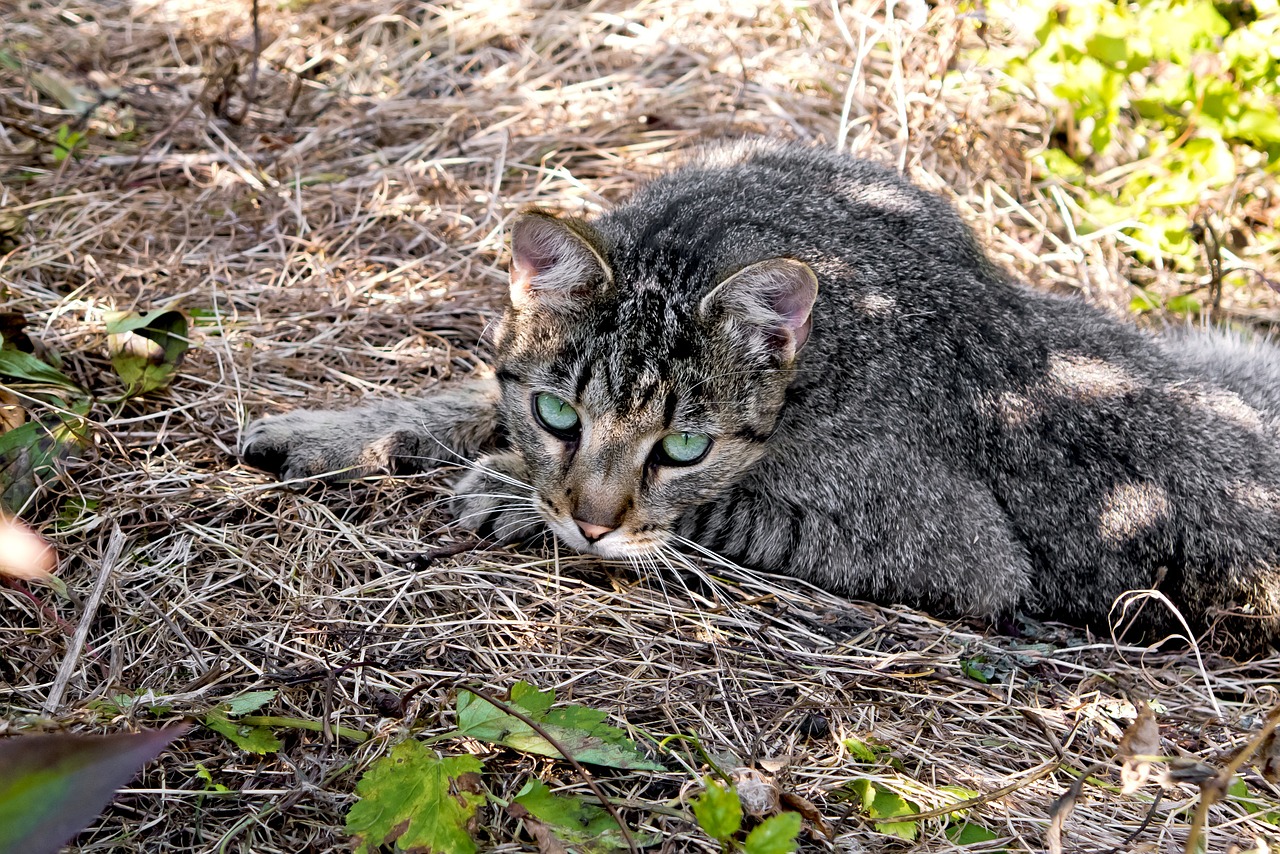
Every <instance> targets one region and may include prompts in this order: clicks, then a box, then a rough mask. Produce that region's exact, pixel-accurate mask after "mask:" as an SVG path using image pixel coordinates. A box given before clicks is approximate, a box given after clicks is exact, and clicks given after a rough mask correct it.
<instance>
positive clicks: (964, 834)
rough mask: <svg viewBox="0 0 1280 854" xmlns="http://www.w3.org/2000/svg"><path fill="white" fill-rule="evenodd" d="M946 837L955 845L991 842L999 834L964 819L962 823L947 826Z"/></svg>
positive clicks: (997, 837) (998, 836)
mask: <svg viewBox="0 0 1280 854" xmlns="http://www.w3.org/2000/svg"><path fill="white" fill-rule="evenodd" d="M947 838H948V839H950V840H951V841H952V842H954V843H955V844H956V845H976V844H978V843H979V842H991V841H992V840H994V839H999V838H1000V834H998V833H995V832H993V831H990V830H987V829H986V828H985V827H983V826H982V825H980V824H974V823H973V822H971V821H966V822H964V823H963V824H953V825H952V826H951V827H948V828H947Z"/></svg>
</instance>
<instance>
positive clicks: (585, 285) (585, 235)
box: [511, 211, 612, 309]
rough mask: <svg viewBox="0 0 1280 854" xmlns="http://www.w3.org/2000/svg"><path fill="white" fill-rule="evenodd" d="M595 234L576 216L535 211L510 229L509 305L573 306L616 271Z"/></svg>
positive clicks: (518, 306) (593, 292)
mask: <svg viewBox="0 0 1280 854" xmlns="http://www.w3.org/2000/svg"><path fill="white" fill-rule="evenodd" d="M594 241H596V237H595V235H594V234H593V233H592V232H591V230H590V228H589V227H588V226H587V225H585V224H583V223H581V222H578V221H577V220H562V219H556V218H555V217H553V216H551V215H550V214H544V213H538V212H536V211H531V212H529V213H525V214H523V215H522V216H521V217H520V218H519V219H517V220H516V222H515V225H514V226H512V229H511V304H512V305H513V306H515V307H516V308H517V309H520V308H525V307H526V306H543V307H546V308H552V309H565V308H572V307H573V306H574V305H577V304H579V303H581V302H582V301H583V300H585V299H587V298H589V297H590V296H592V295H593V294H595V293H596V292H598V291H599V289H600V288H602V287H604V286H605V285H607V284H608V283H609V281H610V280H611V278H612V276H611V274H610V272H609V267H608V265H607V264H606V263H605V261H604V258H603V256H602V255H601V253H600V251H599V250H598V249H596V247H595V245H593V243H594Z"/></svg>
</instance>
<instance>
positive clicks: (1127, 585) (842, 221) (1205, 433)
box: [244, 141, 1280, 649]
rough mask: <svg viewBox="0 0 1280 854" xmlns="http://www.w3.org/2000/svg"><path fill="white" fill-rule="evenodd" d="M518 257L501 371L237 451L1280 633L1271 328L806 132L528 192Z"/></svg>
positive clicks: (603, 535)
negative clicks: (445, 474)
mask: <svg viewBox="0 0 1280 854" xmlns="http://www.w3.org/2000/svg"><path fill="white" fill-rule="evenodd" d="M511 253H512V257H511V268H510V269H511V305H510V308H509V309H508V310H507V312H506V314H505V317H504V318H503V321H502V324H501V328H500V331H499V333H498V334H497V362H496V365H497V374H496V379H491V380H479V381H472V382H469V383H463V384H460V385H458V386H456V387H453V388H446V389H443V390H441V391H438V392H437V393H435V394H432V395H430V396H428V397H426V398H424V399H421V400H413V401H408V400H403V401H389V402H378V403H373V404H370V405H367V406H364V407H361V408H357V409H351V410H347V411H342V412H311V411H299V412H292V413H289V414H285V415H278V416H274V417H270V418H266V419H263V420H261V421H258V422H256V423H255V424H253V425H252V426H251V427H250V428H249V430H248V433H247V435H246V437H245V444H244V456H245V459H246V460H247V461H248V462H249V463H251V464H253V465H255V466H260V467H263V468H267V469H271V470H274V471H277V472H280V473H281V474H283V475H284V476H285V477H286V478H295V477H301V476H312V475H322V474H330V476H334V475H333V474H332V473H337V474H339V475H344V476H354V475H357V474H361V473H367V472H371V471H376V470H387V469H390V470H393V471H407V470H415V469H421V468H423V467H427V466H430V465H434V464H437V463H438V462H440V461H448V460H449V458H450V456H451V455H462V456H465V457H468V458H470V457H473V456H474V455H476V454H478V453H481V452H485V451H492V452H493V453H490V455H488V456H485V457H483V458H481V459H480V460H479V465H478V466H476V467H475V468H474V469H473V470H472V471H471V472H470V473H469V474H468V475H467V476H466V477H465V478H464V479H463V480H462V482H461V483H460V484H459V486H458V495H459V498H458V500H457V505H458V508H457V509H458V517H459V519H460V521H461V522H462V524H464V525H465V526H466V527H469V528H471V529H476V530H479V531H481V532H482V533H486V534H490V535H496V536H498V537H499V538H502V539H515V538H518V537H522V536H524V535H527V534H529V533H532V532H533V530H535V529H537V528H540V526H541V525H543V524H545V526H546V527H547V528H549V529H550V530H551V531H552V532H554V534H555V536H556V537H558V538H559V539H560V540H561V541H562V542H564V543H565V544H567V545H568V546H571V547H572V548H574V549H577V550H579V551H583V552H593V553H595V554H599V555H603V556H605V557H611V558H614V557H623V558H625V557H628V556H636V555H646V554H650V553H653V552H655V551H656V550H659V549H662V548H664V547H666V546H667V545H669V544H678V543H679V542H680V538H687V539H688V540H692V541H693V542H695V543H697V544H700V545H701V546H703V547H705V548H707V549H711V550H713V551H715V552H718V553H719V554H721V555H723V556H724V557H727V558H730V559H732V560H734V561H736V562H738V563H740V564H742V565H746V566H751V567H757V568H763V569H767V570H778V571H782V572H786V573H790V574H792V575H795V576H798V577H800V578H804V579H807V580H809V581H811V582H813V583H815V584H817V585H820V586H822V587H824V588H827V589H829V590H832V591H836V592H839V593H842V594H846V595H848V596H851V597H857V598H864V599H871V600H876V601H881V602H895V603H906V604H910V605H913V606H918V607H921V608H925V609H929V610H933V611H936V612H939V613H944V614H954V615H978V616H983V617H989V618H990V617H997V616H1001V615H1008V614H1011V613H1013V612H1014V611H1023V612H1026V613H1031V614H1037V615H1045V616H1053V617H1059V618H1064V619H1067V620H1069V621H1074V622H1079V623H1087V624H1092V625H1095V626H1099V627H1105V626H1106V625H1107V623H1108V620H1109V619H1114V615H1112V614H1111V610H1112V605H1113V602H1114V601H1115V600H1116V598H1117V597H1118V596H1120V595H1121V594H1122V593H1124V592H1125V591H1127V590H1130V589H1134V588H1148V587H1153V586H1158V588H1159V589H1160V590H1161V591H1162V592H1164V593H1165V594H1167V595H1168V596H1169V598H1170V599H1172V600H1173V602H1174V603H1176V604H1177V605H1178V607H1179V608H1181V609H1182V611H1183V613H1184V614H1185V616H1186V617H1187V619H1188V620H1189V621H1190V622H1191V623H1192V624H1193V626H1195V627H1196V628H1197V629H1204V628H1207V627H1211V626H1216V627H1217V628H1218V629H1219V631H1218V639H1219V640H1221V641H1223V642H1225V643H1226V644H1227V645H1228V646H1231V647H1238V648H1242V649H1256V648H1258V647H1259V646H1261V645H1265V644H1266V643H1268V642H1271V641H1274V640H1275V639H1277V638H1278V637H1280V350H1277V349H1275V348H1273V347H1271V346H1270V345H1267V344H1257V345H1252V346H1250V345H1247V344H1244V343H1242V342H1240V341H1239V340H1236V339H1232V338H1227V337H1223V336H1219V335H1212V334H1207V333H1199V332H1183V333H1177V334H1169V335H1164V336H1153V335H1150V334H1147V333H1144V332H1142V331H1139V330H1138V329H1136V328H1133V327H1131V326H1128V325H1125V324H1123V323H1121V322H1118V321H1116V320H1114V319H1112V318H1111V317H1109V316H1108V315H1106V314H1104V313H1103V312H1102V311H1100V310H1098V309H1096V308H1093V307H1091V306H1089V305H1086V304H1085V303H1083V302H1080V301H1078V300H1075V299H1062V298H1058V297H1054V296H1049V295H1046V294H1043V293H1039V292H1036V291H1033V290H1031V289H1029V288H1028V287H1026V286H1024V285H1022V284H1020V283H1018V282H1015V281H1012V280H1010V278H1009V277H1008V276H1007V275H1006V274H1004V273H1003V272H1001V271H1000V270H998V269H997V268H996V267H995V266H994V265H993V264H991V263H990V262H989V260H988V259H987V258H986V257H985V255H984V254H983V252H982V250H981V249H980V248H979V247H978V245H977V243H976V242H975V240H974V239H973V237H972V235H971V234H970V233H969V231H968V229H967V228H966V227H965V225H964V224H963V223H962V222H961V220H960V219H959V217H958V216H957V215H956V214H955V212H954V211H953V210H952V209H951V208H950V206H949V205H947V204H946V203H945V202H943V201H942V200H940V199H938V198H935V197H934V196H932V195H930V194H928V193H926V192H924V191H921V190H919V189H917V188H915V187H913V186H912V185H910V184H908V183H907V182H906V181H904V180H903V179H902V178H900V177H899V176H898V175H896V174H893V173H891V172H889V171H886V170H885V169H882V168H880V167H878V166H875V165H873V164H871V163H867V162H863V161H859V160H854V159H851V158H848V157H845V156H842V155H840V154H837V153H834V152H830V151H824V150H818V149H811V148H806V147H799V146H795V145H785V144H773V143H767V142H758V141H757V142H749V143H739V144H734V145H729V146H724V147H721V148H718V149H712V150H710V151H706V152H703V153H702V154H700V155H699V156H697V157H696V158H695V159H694V160H693V161H692V162H691V163H689V164H687V165H685V166H684V167H683V168H680V169H678V170H676V171H674V172H672V173H670V174H667V175H665V176H664V177H661V178H659V179H657V180H655V181H654V182H653V183H651V184H649V185H648V186H647V187H645V188H643V189H642V190H640V191H639V192H638V193H637V194H636V195H635V196H634V197H633V198H632V199H631V200H630V201H628V202H626V203H625V204H623V205H621V206H620V207H618V208H617V209H616V210H614V211H613V212H611V213H608V214H606V215H604V216H602V217H600V218H598V219H595V220H594V221H591V222H586V221H581V220H577V219H558V218H554V217H551V216H548V215H546V214H542V213H536V212H535V213H528V214H525V215H524V216H523V217H522V218H520V219H519V220H517V222H516V223H515V225H514V228H513V230H512V236H511ZM533 508H536V513H534V512H532V511H533ZM1166 611H1167V609H1165V608H1163V607H1158V606H1156V605H1155V604H1154V603H1148V604H1147V606H1146V608H1145V612H1144V613H1145V614H1146V615H1148V616H1150V617H1151V618H1152V619H1153V620H1154V621H1155V622H1156V623H1163V622H1167V620H1166V619H1165V617H1162V616H1160V615H1161V614H1165V613H1166Z"/></svg>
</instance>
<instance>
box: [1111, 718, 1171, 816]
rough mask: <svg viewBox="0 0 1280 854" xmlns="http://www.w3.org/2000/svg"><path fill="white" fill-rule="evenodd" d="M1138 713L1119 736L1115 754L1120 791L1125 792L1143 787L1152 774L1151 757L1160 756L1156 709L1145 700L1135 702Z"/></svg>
mask: <svg viewBox="0 0 1280 854" xmlns="http://www.w3.org/2000/svg"><path fill="white" fill-rule="evenodd" d="M1137 710H1138V716H1137V718H1135V719H1134V721H1133V723H1132V724H1130V725H1129V728H1128V729H1126V730H1125V731H1124V735H1122V736H1121V737H1120V745H1119V747H1118V748H1116V756H1117V757H1119V758H1121V759H1123V760H1124V763H1123V764H1122V765H1121V766H1120V794H1122V795H1128V794H1132V793H1133V792H1136V791H1137V790H1138V789H1140V788H1142V786H1143V784H1145V783H1146V782H1147V778H1148V777H1150V776H1151V757H1153V756H1159V755H1160V725H1159V724H1158V723H1156V716H1155V712H1153V711H1151V707H1150V706H1149V705H1147V704H1146V703H1143V702H1140V703H1138V704H1137Z"/></svg>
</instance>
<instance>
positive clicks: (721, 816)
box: [693, 778, 742, 845]
mask: <svg viewBox="0 0 1280 854" xmlns="http://www.w3.org/2000/svg"><path fill="white" fill-rule="evenodd" d="M703 782H704V783H705V785H706V788H705V789H704V790H703V792H702V794H701V795H698V797H696V798H694V799H693V815H694V817H695V818H697V820H698V826H699V827H701V828H702V831H703V832H704V833H706V834H707V836H710V837H711V838H712V839H714V840H716V841H717V842H719V843H720V844H721V845H728V844H729V841H730V840H731V839H733V837H734V835H735V834H736V833H737V832H738V830H739V829H740V828H741V827H742V801H740V800H739V799H738V792H737V790H735V789H733V788H732V787H730V786H723V785H721V784H720V783H717V782H715V781H714V780H711V779H710V778H708V779H707V780H704V781H703Z"/></svg>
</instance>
